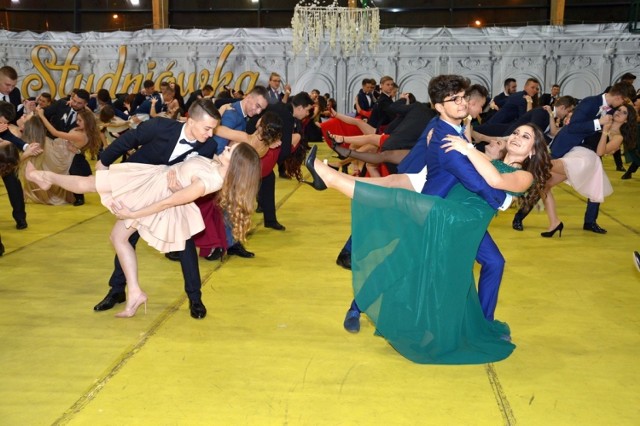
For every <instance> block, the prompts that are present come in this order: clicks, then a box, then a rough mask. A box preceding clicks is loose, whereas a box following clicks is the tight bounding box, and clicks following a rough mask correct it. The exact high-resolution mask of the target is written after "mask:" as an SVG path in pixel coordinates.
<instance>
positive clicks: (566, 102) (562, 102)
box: [553, 96, 578, 108]
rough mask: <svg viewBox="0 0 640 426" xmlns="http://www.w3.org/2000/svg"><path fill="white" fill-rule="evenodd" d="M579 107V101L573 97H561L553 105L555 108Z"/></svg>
mask: <svg viewBox="0 0 640 426" xmlns="http://www.w3.org/2000/svg"><path fill="white" fill-rule="evenodd" d="M576 105H578V100H577V99H576V98H574V97H573V96H560V97H559V98H558V99H556V101H555V102H554V103H553V106H564V107H567V108H568V107H574V108H575V106H576Z"/></svg>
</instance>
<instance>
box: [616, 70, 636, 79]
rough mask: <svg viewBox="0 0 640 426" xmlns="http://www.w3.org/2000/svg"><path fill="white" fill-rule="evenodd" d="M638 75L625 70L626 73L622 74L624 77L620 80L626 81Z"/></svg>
mask: <svg viewBox="0 0 640 426" xmlns="http://www.w3.org/2000/svg"><path fill="white" fill-rule="evenodd" d="M635 79H636V76H635V75H633V74H631V73H630V72H625V73H624V74H622V77H620V81H624V80H635Z"/></svg>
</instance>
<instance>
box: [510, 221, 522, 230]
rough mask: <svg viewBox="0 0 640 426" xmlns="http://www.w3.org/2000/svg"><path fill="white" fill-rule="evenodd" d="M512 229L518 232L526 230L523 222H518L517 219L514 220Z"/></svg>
mask: <svg viewBox="0 0 640 426" xmlns="http://www.w3.org/2000/svg"><path fill="white" fill-rule="evenodd" d="M511 227H512V228H513V229H515V230H516V231H522V230H523V229H524V226H523V225H522V221H521V220H516V219H513V222H511Z"/></svg>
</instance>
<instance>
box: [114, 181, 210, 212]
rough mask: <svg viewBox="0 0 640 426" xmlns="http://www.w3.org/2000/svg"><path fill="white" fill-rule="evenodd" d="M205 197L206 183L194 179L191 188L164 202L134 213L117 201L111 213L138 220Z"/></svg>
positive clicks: (184, 189) (169, 197)
mask: <svg viewBox="0 0 640 426" xmlns="http://www.w3.org/2000/svg"><path fill="white" fill-rule="evenodd" d="M203 195H205V186H204V183H202V181H201V180H200V179H199V178H193V180H192V181H191V184H190V185H189V186H187V187H185V188H183V189H181V190H179V191H177V192H174V193H173V194H171V195H169V196H168V197H167V198H165V199H163V200H160V201H158V202H155V203H153V204H150V205H148V206H146V207H143V208H141V209H140V210H136V211H132V210H130V209H129V208H128V207H127V206H125V205H122V204H121V203H119V202H118V201H117V200H116V201H115V202H114V203H113V204H112V206H111V212H112V213H113V214H114V215H115V216H116V217H117V218H118V219H138V218H141V217H145V216H149V215H152V214H154V213H158V212H161V211H162V210H165V209H168V208H169V207H174V206H180V205H183V204H187V203H190V202H192V201H195V200H196V199H198V198H200V197H202V196H203Z"/></svg>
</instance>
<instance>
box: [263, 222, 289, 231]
mask: <svg viewBox="0 0 640 426" xmlns="http://www.w3.org/2000/svg"><path fill="white" fill-rule="evenodd" d="M264 227H265V228H271V229H275V230H276V231H284V230H285V229H287V228H285V227H284V225H281V224H280V223H278V222H268V223H265V224H264Z"/></svg>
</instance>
